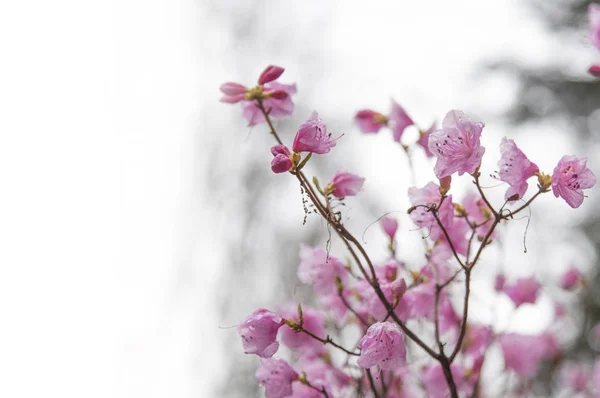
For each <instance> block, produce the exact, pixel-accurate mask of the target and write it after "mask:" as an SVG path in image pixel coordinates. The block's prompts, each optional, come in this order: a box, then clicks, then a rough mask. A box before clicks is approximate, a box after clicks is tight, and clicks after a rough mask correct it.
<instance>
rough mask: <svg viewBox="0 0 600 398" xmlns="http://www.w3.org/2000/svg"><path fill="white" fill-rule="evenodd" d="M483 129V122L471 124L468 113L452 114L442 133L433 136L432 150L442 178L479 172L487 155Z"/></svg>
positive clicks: (439, 175)
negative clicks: (481, 139)
mask: <svg viewBox="0 0 600 398" xmlns="http://www.w3.org/2000/svg"><path fill="white" fill-rule="evenodd" d="M482 129H483V123H481V122H473V121H471V119H469V117H468V116H467V115H465V114H464V112H462V111H457V110H452V111H450V112H448V114H447V115H446V117H445V118H444V122H443V123H442V128H441V130H436V131H434V132H433V133H431V134H430V135H429V150H430V151H431V152H432V153H433V154H434V155H435V156H437V162H436V164H435V170H434V171H435V175H436V176H437V177H438V178H443V177H446V176H449V175H451V174H453V173H456V172H458V175H463V174H464V173H469V174H473V173H474V172H475V170H477V168H478V167H479V165H480V163H481V158H482V157H483V154H484V153H485V148H484V147H482V146H481V144H480V142H479V139H480V137H481V131H482Z"/></svg>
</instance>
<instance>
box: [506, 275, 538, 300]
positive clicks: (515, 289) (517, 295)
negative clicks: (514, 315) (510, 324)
mask: <svg viewBox="0 0 600 398" xmlns="http://www.w3.org/2000/svg"><path fill="white" fill-rule="evenodd" d="M541 287H542V285H540V283H539V282H538V281H537V280H535V278H534V277H533V276H532V277H529V278H520V279H518V280H517V281H516V282H515V283H514V284H512V285H506V284H505V285H504V293H506V294H507V295H508V297H510V299H511V300H512V301H513V302H514V303H515V306H517V307H518V306H520V305H521V304H526V303H529V304H534V303H535V301H536V299H537V295H538V292H539V290H540V288H541Z"/></svg>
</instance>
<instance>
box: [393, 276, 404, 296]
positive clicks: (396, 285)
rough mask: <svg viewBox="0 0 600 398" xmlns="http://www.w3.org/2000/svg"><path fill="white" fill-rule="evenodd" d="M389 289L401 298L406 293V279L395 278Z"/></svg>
mask: <svg viewBox="0 0 600 398" xmlns="http://www.w3.org/2000/svg"><path fill="white" fill-rule="evenodd" d="M390 290H391V291H392V294H393V295H394V296H396V297H398V298H402V296H403V295H404V293H406V281H405V280H404V278H400V279H396V280H395V281H394V282H392V285H391V286H390Z"/></svg>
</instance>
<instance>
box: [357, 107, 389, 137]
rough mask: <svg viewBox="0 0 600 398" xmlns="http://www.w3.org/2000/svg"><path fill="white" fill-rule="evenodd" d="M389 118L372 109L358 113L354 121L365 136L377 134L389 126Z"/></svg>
mask: <svg viewBox="0 0 600 398" xmlns="http://www.w3.org/2000/svg"><path fill="white" fill-rule="evenodd" d="M387 120H388V119H387V117H386V116H384V115H382V114H381V113H379V112H375V111H372V110H370V109H363V110H361V111H358V112H357V113H356V116H354V121H355V122H356V124H357V125H358V128H359V129H360V131H362V132H363V133H365V134H372V133H377V132H379V130H381V128H382V127H383V126H385V125H386V124H387Z"/></svg>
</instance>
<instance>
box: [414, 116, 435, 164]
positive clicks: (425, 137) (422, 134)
mask: <svg viewBox="0 0 600 398" xmlns="http://www.w3.org/2000/svg"><path fill="white" fill-rule="evenodd" d="M435 130H437V125H436V124H435V122H434V123H433V124H432V125H431V127H429V129H428V130H427V131H419V140H418V141H417V144H418V145H420V146H421V147H423V149H424V150H425V154H426V155H427V157H428V158H432V157H433V153H431V151H430V150H429V135H430V134H431V133H433V132H434V131H435Z"/></svg>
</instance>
